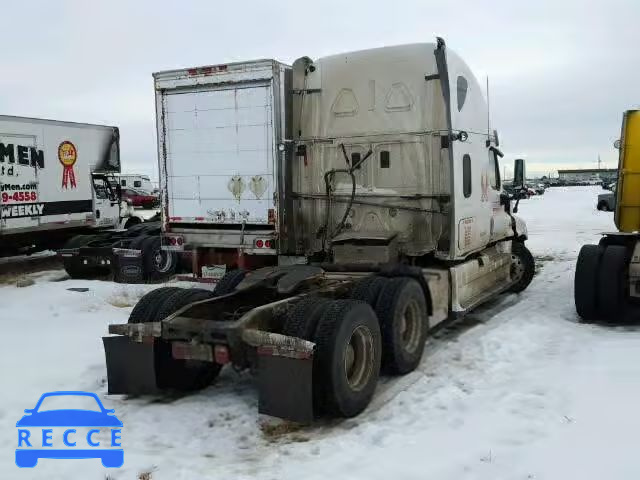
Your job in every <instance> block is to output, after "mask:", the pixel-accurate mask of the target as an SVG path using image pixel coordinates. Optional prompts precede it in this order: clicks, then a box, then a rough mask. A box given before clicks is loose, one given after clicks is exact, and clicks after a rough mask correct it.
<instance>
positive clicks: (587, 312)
mask: <svg viewBox="0 0 640 480" xmlns="http://www.w3.org/2000/svg"><path fill="white" fill-rule="evenodd" d="M616 147H617V148H618V149H619V152H620V153H619V160H618V184H617V188H616V193H615V195H616V202H615V217H614V218H615V224H616V227H617V229H618V231H617V232H606V233H603V236H602V239H601V240H600V242H599V244H598V245H584V246H583V247H582V248H581V250H580V254H579V255H578V262H577V265H576V272H575V278H574V299H575V304H576V310H577V311H578V315H579V316H580V317H581V319H582V320H584V321H598V320H600V321H607V322H615V323H619V322H625V321H629V320H632V319H633V318H634V317H636V316H637V315H636V313H635V312H636V311H637V307H635V306H636V305H640V110H628V111H626V112H625V113H624V115H623V118H622V132H621V135H620V140H619V141H616Z"/></svg>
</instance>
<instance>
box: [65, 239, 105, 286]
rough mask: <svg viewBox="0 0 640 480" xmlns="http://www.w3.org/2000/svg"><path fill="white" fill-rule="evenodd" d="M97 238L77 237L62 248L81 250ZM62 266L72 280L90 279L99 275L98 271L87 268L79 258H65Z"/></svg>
mask: <svg viewBox="0 0 640 480" xmlns="http://www.w3.org/2000/svg"><path fill="white" fill-rule="evenodd" d="M95 238H96V235H76V236H74V237H71V238H70V239H69V240H67V242H66V243H65V244H64V246H63V247H62V248H65V249H66V248H80V247H82V246H84V245H86V244H87V243H89V242H91V241H93V240H94V239H95ZM62 264H63V266H64V269H65V271H66V272H67V274H68V275H69V276H70V277H71V278H75V279H89V278H93V277H95V276H96V275H97V274H98V271H97V269H95V268H93V267H87V266H85V265H84V264H83V263H82V261H81V260H80V258H78V257H64V258H63V260H62Z"/></svg>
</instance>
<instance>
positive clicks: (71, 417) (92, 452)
mask: <svg viewBox="0 0 640 480" xmlns="http://www.w3.org/2000/svg"><path fill="white" fill-rule="evenodd" d="M65 396H68V397H89V398H90V399H93V400H95V402H96V404H97V405H98V407H99V411H97V410H80V409H57V410H44V411H40V407H41V406H42V402H43V401H45V400H46V399H47V398H50V397H65ZM85 400H86V398H85ZM24 412H25V413H26V415H24V416H23V417H22V418H21V419H20V420H18V422H17V423H16V427H18V428H19V430H18V447H19V448H17V449H16V465H18V466H19V467H35V466H36V464H37V463H38V459H39V458H66V459H72V458H100V459H101V461H102V465H104V466H105V467H108V468H117V467H121V466H122V464H123V463H124V450H123V449H122V448H108V449H106V448H97V447H99V442H95V441H94V440H93V439H92V432H93V433H96V434H97V433H98V432H99V431H100V430H89V433H88V435H87V437H86V438H87V443H88V446H89V447H92V448H85V449H82V448H73V447H75V445H76V442H75V441H74V442H73V443H71V442H70V441H69V437H70V435H71V434H75V433H76V430H75V429H73V428H69V429H68V430H66V431H65V433H64V435H63V437H64V444H65V445H66V446H68V447H71V448H55V449H54V448H52V446H53V445H52V444H51V443H49V442H48V441H49V440H51V437H50V435H51V432H52V430H50V429H44V428H43V429H42V447H43V448H33V447H36V445H35V443H37V440H38V439H39V438H40V437H39V436H38V435H34V436H33V439H32V440H30V439H31V433H32V430H33V429H38V430H39V429H40V427H108V428H111V439H112V441H111V446H112V447H113V446H118V447H119V446H121V444H120V443H118V440H120V438H121V437H120V428H121V427H122V422H121V421H120V420H119V419H118V418H117V417H116V416H115V415H114V410H109V409H106V408H104V405H102V402H101V401H100V399H99V398H98V396H97V395H96V394H95V393H91V392H79V391H68V392H67V391H63V392H48V393H44V394H43V395H42V396H41V397H40V399H39V400H38V403H36V406H35V407H34V408H33V409H26V410H25V411H24ZM31 441H33V443H34V445H33V447H32V444H31ZM20 447H26V448H20Z"/></svg>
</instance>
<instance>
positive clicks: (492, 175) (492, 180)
mask: <svg viewBox="0 0 640 480" xmlns="http://www.w3.org/2000/svg"><path fill="white" fill-rule="evenodd" d="M489 162H490V165H489V185H490V186H491V188H492V189H494V190H500V163H499V162H498V154H497V153H496V152H495V151H492V152H490V153H489Z"/></svg>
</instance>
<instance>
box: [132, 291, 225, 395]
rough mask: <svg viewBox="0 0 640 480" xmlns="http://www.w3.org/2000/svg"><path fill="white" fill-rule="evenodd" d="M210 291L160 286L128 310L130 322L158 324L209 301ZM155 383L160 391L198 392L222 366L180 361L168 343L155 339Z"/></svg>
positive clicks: (216, 374)
mask: <svg viewBox="0 0 640 480" xmlns="http://www.w3.org/2000/svg"><path fill="white" fill-rule="evenodd" d="M212 296H213V293H212V292H211V291H210V290H205V289H201V288H193V289H184V288H177V287H161V288H157V289H155V290H152V291H151V292H149V293H147V294H146V295H145V296H143V297H142V298H141V299H140V301H138V303H137V304H136V306H135V307H134V308H133V310H132V311H131V315H130V316H129V323H143V322H157V321H161V320H163V319H164V318H166V317H168V316H169V315H172V314H173V313H175V312H177V311H178V310H180V309H181V308H183V307H185V306H187V305H189V304H190V303H193V302H197V301H200V300H205V299H207V298H211V297H212ZM154 352H155V359H154V362H155V371H156V384H157V386H158V387H159V388H170V389H175V390H183V391H189V390H198V389H201V388H205V387H207V386H208V385H210V384H211V382H213V380H214V379H215V378H216V377H217V376H218V373H219V372H220V369H221V366H220V365H218V364H217V363H211V362H205V361H199V360H179V359H175V358H173V356H172V352H171V343H170V342H166V341H163V340H161V339H156V344H155V350H154Z"/></svg>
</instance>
